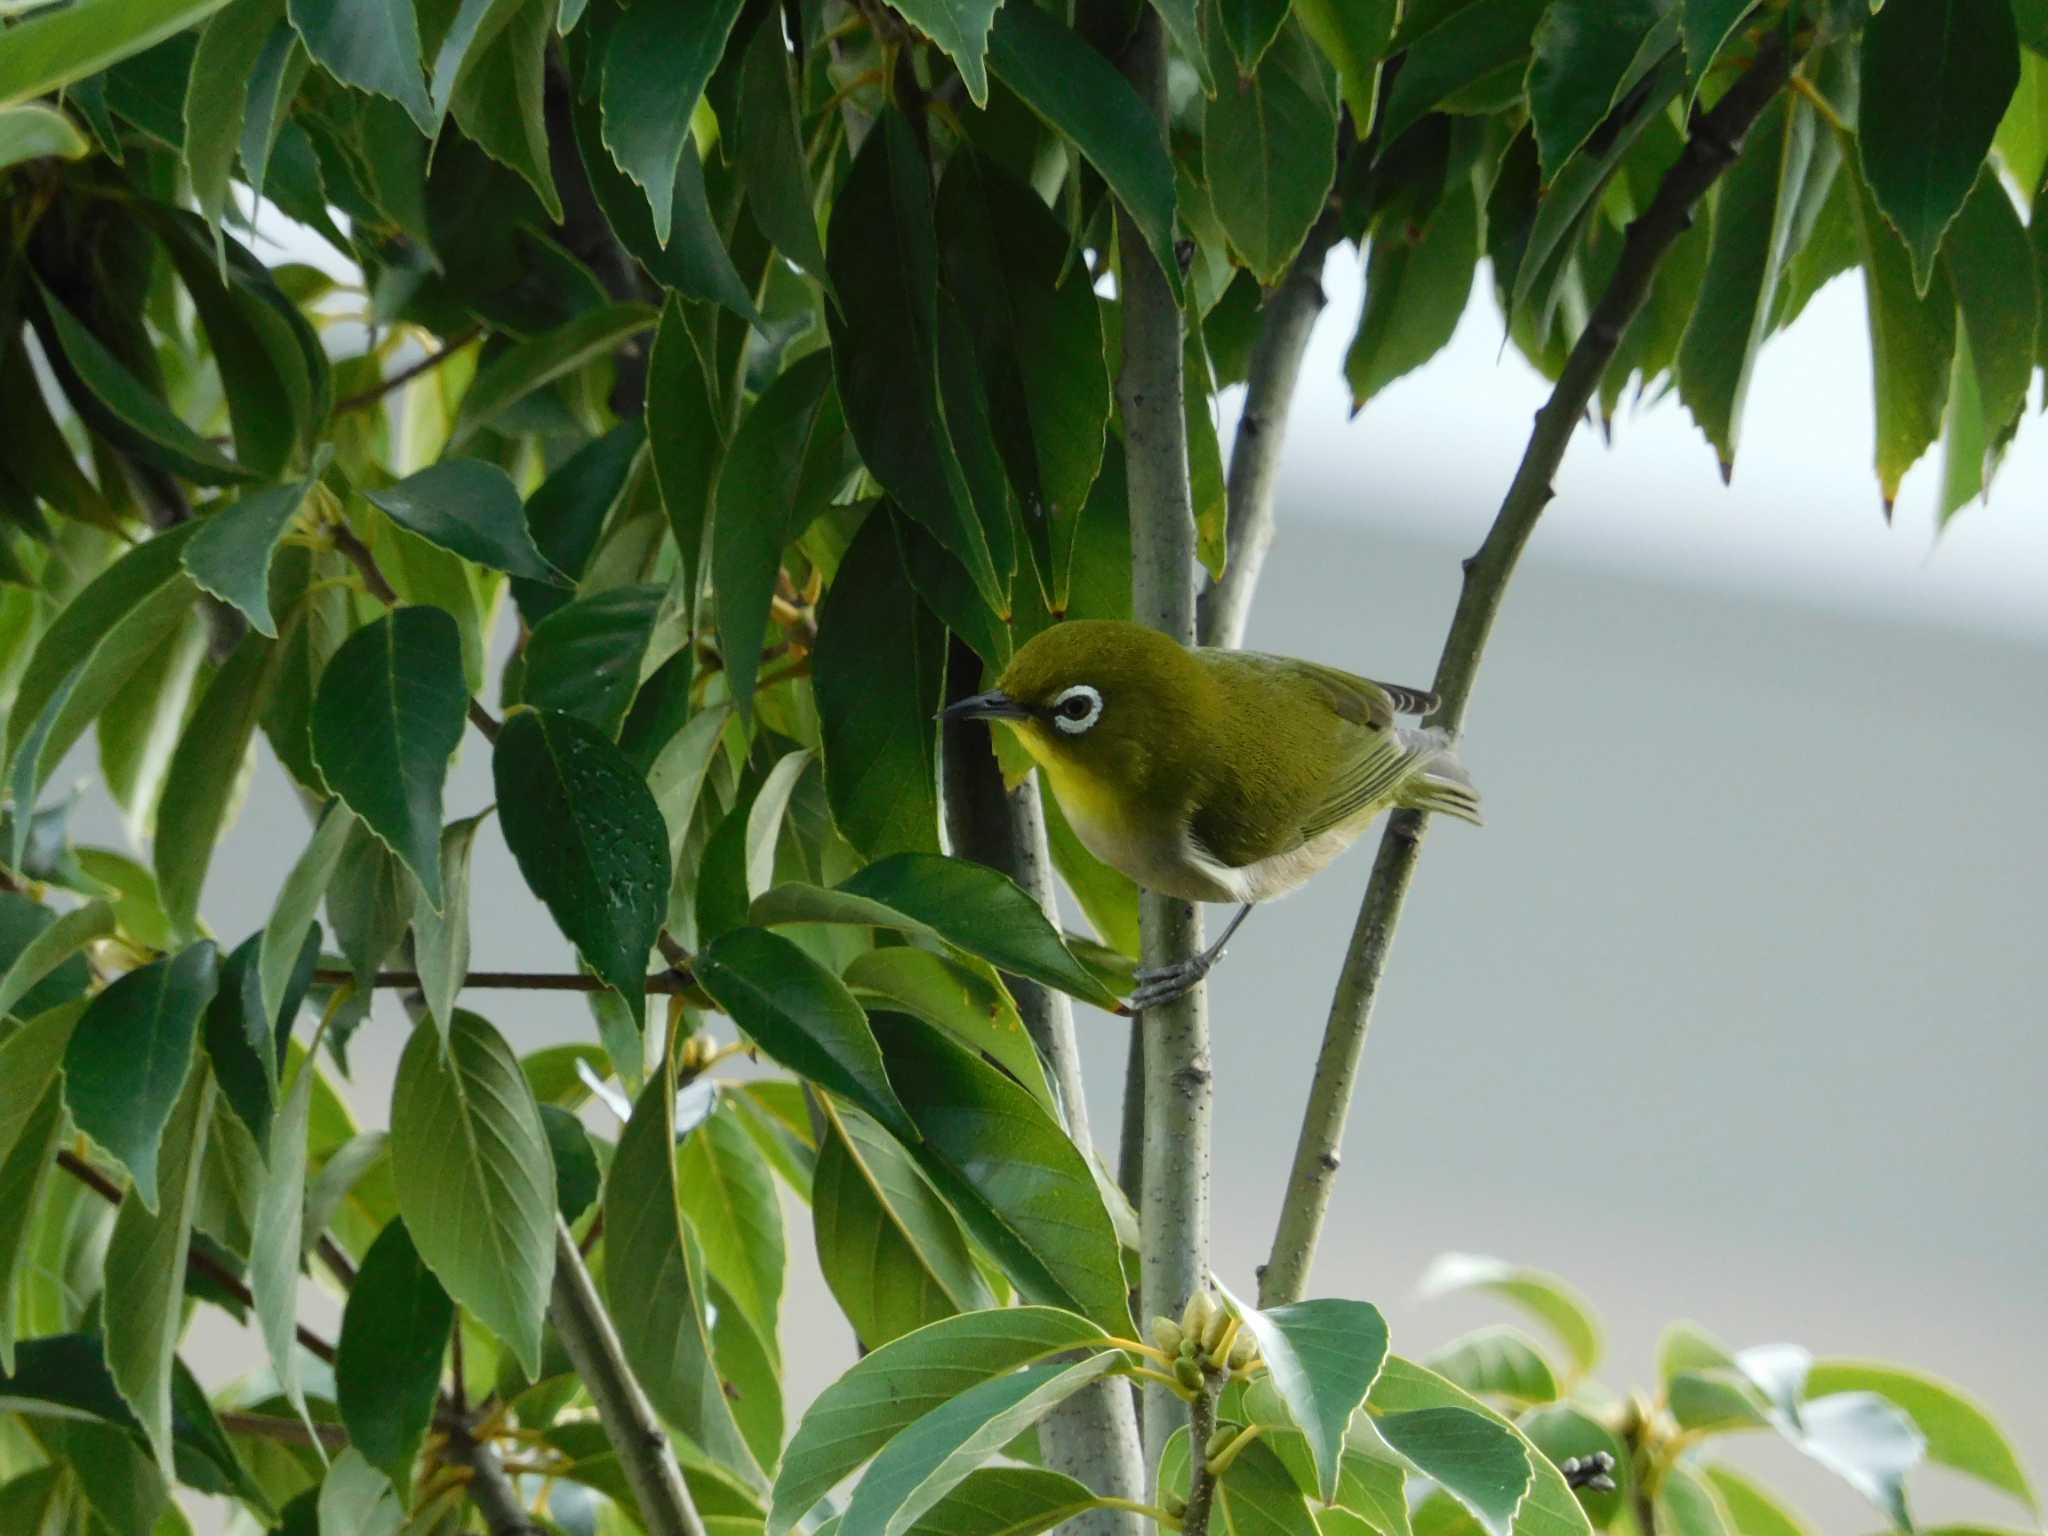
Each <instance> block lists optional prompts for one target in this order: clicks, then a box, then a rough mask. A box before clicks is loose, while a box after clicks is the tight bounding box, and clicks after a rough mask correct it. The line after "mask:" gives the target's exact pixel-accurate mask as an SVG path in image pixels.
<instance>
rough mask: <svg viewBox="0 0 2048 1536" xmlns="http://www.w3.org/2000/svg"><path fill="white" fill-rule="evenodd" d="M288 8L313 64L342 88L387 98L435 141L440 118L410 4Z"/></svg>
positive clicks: (294, 0) (328, 2)
mask: <svg viewBox="0 0 2048 1536" xmlns="http://www.w3.org/2000/svg"><path fill="white" fill-rule="evenodd" d="M290 9H291V20H292V26H293V27H294V28H295V29H296V30H297V32H298V34H299V37H300V39H301V40H302V41H303V42H304V43H305V45H306V51H307V52H308V53H310V54H311V55H312V56H313V62H314V63H316V64H318V65H319V66H320V67H321V68H322V69H324V70H326V71H327V73H329V74H330V75H332V76H334V78H335V79H337V80H339V81H341V82H342V83H343V84H344V85H352V86H354V87H356V88H357V89H358V90H363V91H369V92H371V93H372V94H374V95H378V96H385V97H389V98H390V99H391V100H392V101H395V102H397V103H398V104H399V105H400V106H401V107H403V108H405V113H406V116H408V117H410V118H411V119H412V120H413V122H414V123H415V124H417V125H418V127H419V130H420V132H421V133H422V134H424V135H426V136H427V137H428V138H430V139H431V138H432V137H434V134H435V131H436V130H437V128H438V127H439V126H440V117H439V114H438V113H437V112H435V110H434V104H433V102H432V101H431V100H430V99H429V98H428V96H427V80H426V75H425V73H424V72H423V71H422V69H421V67H420V28H419V20H418V18H417V17H416V16H415V14H414V10H413V3H412V0H290Z"/></svg>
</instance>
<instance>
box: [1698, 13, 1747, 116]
mask: <svg viewBox="0 0 2048 1536" xmlns="http://www.w3.org/2000/svg"><path fill="white" fill-rule="evenodd" d="M1754 4H1755V0H1682V4H1681V7H1680V15H1679V37H1680V40H1681V42H1682V43H1683V45H1684V48H1685V73H1686V77H1687V78H1688V79H1689V80H1691V81H1692V90H1691V92H1690V93H1689V96H1690V95H1696V94H1698V91H1699V83H1700V81H1702V80H1704V79H1705V78H1706V76H1707V66H1708V65H1710V64H1712V63H1713V62H1714V56H1715V55H1716V54H1718V53H1719V52H1720V51H1721V45H1722V44H1723V43H1725V42H1726V41H1727V40H1728V39H1729V37H1730V36H1731V35H1733V33H1734V31H1735V24H1736V23H1737V22H1739V21H1741V20H1742V18H1743V17H1744V16H1746V15H1748V14H1749V11H1750V8H1751V6H1753V5H1754ZM1687 105H1688V106H1690V105H1691V102H1690V99H1688V101H1687Z"/></svg>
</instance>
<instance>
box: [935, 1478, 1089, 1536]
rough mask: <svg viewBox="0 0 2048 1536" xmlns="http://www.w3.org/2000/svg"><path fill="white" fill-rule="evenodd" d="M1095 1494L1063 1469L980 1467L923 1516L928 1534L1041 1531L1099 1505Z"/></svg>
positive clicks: (1029, 1534)
mask: <svg viewBox="0 0 2048 1536" xmlns="http://www.w3.org/2000/svg"><path fill="white" fill-rule="evenodd" d="M1098 1507H1099V1505H1098V1504H1097V1501H1096V1498H1095V1495H1094V1494H1093V1493H1091V1492H1090V1491H1089V1490H1088V1488H1087V1487H1086V1485H1084V1484H1082V1483H1077V1482H1075V1481H1074V1479H1072V1478H1071V1477H1068V1476H1067V1475H1066V1474H1065V1473H1064V1472H1048V1471H1046V1470H1045V1469H1044V1468H1043V1467H979V1468H977V1469H976V1470H974V1471H972V1472H970V1473H968V1474H967V1476H966V1477H964V1478H962V1479H961V1480H960V1482H959V1483H958V1484H957V1485H956V1486H955V1487H954V1488H953V1490H952V1492H950V1493H948V1494H947V1495H946V1496H945V1497H944V1498H943V1499H940V1500H939V1502H938V1503H936V1504H934V1505H933V1506H932V1507H931V1508H930V1509H927V1510H926V1511H925V1512H924V1513H923V1514H922V1515H920V1516H919V1517H918V1521H917V1529H918V1531H919V1532H920V1533H929V1536H1037V1533H1038V1532H1041V1531H1049V1530H1052V1529H1053V1528H1054V1527H1055V1526H1059V1525H1063V1524H1065V1523H1066V1522H1067V1521H1069V1520H1072V1519H1073V1518H1075V1517H1076V1516H1077V1515H1082V1514H1086V1513H1087V1512H1088V1511H1089V1510H1091V1509H1095V1508H1098Z"/></svg>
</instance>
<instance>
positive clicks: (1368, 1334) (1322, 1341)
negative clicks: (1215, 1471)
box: [1232, 1298, 1387, 1503]
mask: <svg viewBox="0 0 2048 1536" xmlns="http://www.w3.org/2000/svg"><path fill="white" fill-rule="evenodd" d="M1232 1300H1233V1303H1234V1305H1235V1310H1236V1312H1237V1315H1238V1316H1239V1317H1240V1318H1241V1319H1242V1320H1243V1323H1244V1326H1245V1327H1246V1328H1248V1329H1250V1330H1251V1333H1252V1337H1253V1338H1255V1339H1257V1340H1258V1341H1259V1354H1260V1355H1261V1356H1262V1357H1263V1358H1264V1360H1265V1362H1266V1368H1267V1369H1268V1370H1269V1371H1270V1372H1271V1373H1272V1379H1273V1385H1274V1386H1275V1387H1276V1388H1277V1389H1278V1390H1279V1393H1280V1396H1281V1399H1282V1400H1283V1401H1284V1402H1285V1403H1286V1405H1287V1412H1288V1416H1289V1417H1290V1418H1291V1419H1292V1420H1293V1421H1294V1425H1295V1427H1296V1428H1297V1429H1299V1430H1300V1431H1301V1432H1302V1434H1303V1435H1304V1436H1305V1437H1306V1438H1307V1440H1308V1449H1309V1455H1310V1457H1311V1459H1312V1460H1313V1463H1314V1466H1315V1468H1316V1471H1317V1474H1318V1476H1319V1478H1320V1492H1321V1494H1322V1498H1323V1501H1324V1502H1325V1503H1329V1502H1331V1501H1332V1500H1334V1499H1335V1498H1336V1496H1337V1474H1338V1469H1339V1463H1340V1462H1341V1460H1342V1457H1343V1451H1344V1429H1345V1426H1346V1425H1347V1424H1349V1423H1350V1422H1351V1415H1352V1414H1353V1413H1354V1412H1356V1411H1357V1409H1358V1407H1359V1405H1360V1404H1361V1403H1363V1402H1364V1401H1365V1394H1366V1391H1367V1389H1369V1388H1370V1387H1371V1386H1372V1383H1373V1378H1374V1377H1375V1376H1377V1375H1379V1371H1380V1365H1381V1363H1382V1362H1383V1361H1385V1359H1386V1358H1387V1324H1386V1320H1385V1319H1384V1318H1382V1317H1381V1316H1380V1314H1379V1309H1378V1308H1377V1307H1374V1306H1372V1305H1370V1304H1368V1303H1366V1302H1363V1301H1337V1300H1317V1301H1297V1302H1294V1303H1293V1304H1291V1305H1289V1306H1284V1307H1274V1308H1271V1309H1270V1310H1267V1311H1264V1312H1261V1311H1259V1310H1258V1309H1257V1308H1255V1307H1248V1306H1246V1305H1244V1303H1242V1302H1237V1301H1236V1300H1235V1298H1232Z"/></svg>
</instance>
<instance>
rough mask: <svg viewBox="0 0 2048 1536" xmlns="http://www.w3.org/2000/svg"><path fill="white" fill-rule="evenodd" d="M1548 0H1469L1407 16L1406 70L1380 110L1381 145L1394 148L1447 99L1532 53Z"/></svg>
mask: <svg viewBox="0 0 2048 1536" xmlns="http://www.w3.org/2000/svg"><path fill="white" fill-rule="evenodd" d="M1547 4H1548V0H1466V3H1464V4H1453V5H1448V6H1434V7H1431V8H1429V9H1427V10H1421V11H1419V12H1418V13H1417V14H1415V15H1411V16H1407V17H1404V18H1403V25H1402V27H1401V31H1400V33H1399V34H1397V35H1396V37H1395V38H1394V43H1393V46H1394V47H1396V48H1402V47H1404V46H1405V49H1406V58H1405V59H1404V60H1403V62H1402V65H1401V72H1400V73H1399V74H1397V75H1396V76H1395V77H1394V83H1393V84H1392V85H1391V86H1389V87H1388V88H1387V99H1386V101H1385V102H1384V103H1383V104H1382V106H1381V110H1380V123H1379V134H1380V142H1381V143H1383V144H1391V143H1393V142H1394V140H1396V139H1398V138H1399V137H1400V136H1401V135H1402V134H1403V133H1405V132H1407V130H1408V129H1410V128H1412V127H1413V126H1414V125H1415V123H1416V122H1417V121H1418V120H1419V119H1420V118H1421V117H1422V115H1423V114H1424V113H1425V112H1427V111H1429V110H1430V109H1431V108H1432V107H1435V106H1436V105H1437V104H1438V103H1439V102H1442V101H1443V100H1445V99H1446V98H1447V97H1450V96H1453V95H1456V94H1457V93H1458V92H1459V91H1461V90H1463V89H1465V87H1467V86H1469V85H1471V84H1473V83H1474V82H1475V81H1478V80H1481V79H1483V78H1485V77H1486V76H1488V75H1490V74H1493V73H1494V72H1495V71H1497V70H1500V69H1503V68H1505V67H1506V66H1508V65H1511V64H1513V63H1515V61H1516V60H1518V59H1519V58H1521V57H1522V56H1523V55H1524V54H1526V53H1527V52H1528V51H1529V44H1530V34H1531V33H1532V32H1533V31H1534V30H1535V27H1536V22H1537V19H1538V17H1540V16H1541V15H1542V13H1543V11H1544V9H1545V7H1546V5H1547Z"/></svg>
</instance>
